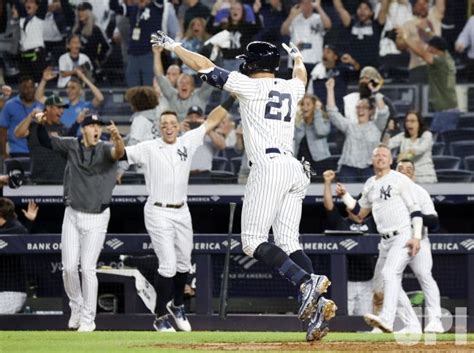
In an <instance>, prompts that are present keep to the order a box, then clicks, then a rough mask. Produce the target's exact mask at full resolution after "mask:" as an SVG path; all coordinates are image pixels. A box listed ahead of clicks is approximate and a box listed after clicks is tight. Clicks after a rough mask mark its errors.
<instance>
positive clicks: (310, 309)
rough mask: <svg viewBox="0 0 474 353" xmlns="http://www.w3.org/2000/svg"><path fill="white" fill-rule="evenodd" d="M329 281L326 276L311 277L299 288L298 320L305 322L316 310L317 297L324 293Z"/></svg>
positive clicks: (313, 275)
mask: <svg viewBox="0 0 474 353" xmlns="http://www.w3.org/2000/svg"><path fill="white" fill-rule="evenodd" d="M330 285H331V281H329V279H328V278H327V277H326V276H318V275H315V274H312V275H311V278H310V279H309V280H307V281H306V282H305V283H303V284H302V285H301V287H300V292H301V305H300V308H299V310H298V319H300V320H306V319H309V318H310V317H311V315H312V314H313V313H314V312H315V310H316V304H317V302H318V299H319V297H320V296H321V295H322V294H324V293H326V292H327V290H328V287H329V286H330Z"/></svg>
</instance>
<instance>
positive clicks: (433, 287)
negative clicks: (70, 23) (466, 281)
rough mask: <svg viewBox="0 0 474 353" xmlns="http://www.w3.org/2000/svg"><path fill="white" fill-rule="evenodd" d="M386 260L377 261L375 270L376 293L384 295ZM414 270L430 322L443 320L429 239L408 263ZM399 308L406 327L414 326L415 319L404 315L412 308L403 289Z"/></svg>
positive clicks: (425, 238)
mask: <svg viewBox="0 0 474 353" xmlns="http://www.w3.org/2000/svg"><path fill="white" fill-rule="evenodd" d="M385 259H386V258H383V259H382V258H380V257H379V260H377V264H376V265H375V270H374V278H373V283H374V288H373V290H374V293H376V294H380V293H383V278H382V274H381V272H382V268H383V266H384V264H385ZM408 265H409V266H410V268H411V269H412V271H413V273H414V275H415V277H416V278H417V279H418V282H419V283H420V287H421V289H422V290H423V293H424V295H425V301H426V310H427V314H428V322H430V321H431V320H438V319H441V299H440V292H439V288H438V285H437V283H436V281H435V280H434V278H433V274H432V273H431V269H432V268H433V256H432V254H431V243H430V240H429V238H428V237H424V238H423V239H422V240H421V242H420V251H419V252H418V254H417V255H416V256H415V257H411V258H410V262H409V263H408ZM398 306H399V308H400V309H402V310H401V312H400V318H401V319H402V321H403V323H404V324H405V325H410V324H413V321H412V320H413V317H409V316H406V315H404V313H407V311H408V307H411V303H410V300H409V299H408V297H407V295H406V293H405V291H404V290H403V288H402V289H401V290H400V293H399V298H398Z"/></svg>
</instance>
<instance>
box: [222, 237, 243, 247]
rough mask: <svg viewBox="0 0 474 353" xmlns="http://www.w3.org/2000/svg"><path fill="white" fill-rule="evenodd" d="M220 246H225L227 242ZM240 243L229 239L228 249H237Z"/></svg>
mask: <svg viewBox="0 0 474 353" xmlns="http://www.w3.org/2000/svg"><path fill="white" fill-rule="evenodd" d="M222 245H224V246H227V240H225V241H223V242H222ZM239 245H240V243H239V242H238V241H237V240H234V239H231V240H230V249H231V250H233V249H235V248H236V247H238V246H239Z"/></svg>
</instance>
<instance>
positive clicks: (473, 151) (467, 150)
mask: <svg viewBox="0 0 474 353" xmlns="http://www.w3.org/2000/svg"><path fill="white" fill-rule="evenodd" d="M449 149H450V151H451V155H452V156H456V157H461V158H464V157H466V156H474V136H473V140H472V141H456V142H452V143H451V145H450V146H449Z"/></svg>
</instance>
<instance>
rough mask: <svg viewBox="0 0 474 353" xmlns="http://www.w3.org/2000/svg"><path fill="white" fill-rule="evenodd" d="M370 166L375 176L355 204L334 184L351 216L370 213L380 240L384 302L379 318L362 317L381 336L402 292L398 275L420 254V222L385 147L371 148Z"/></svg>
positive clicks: (408, 185) (409, 187)
mask: <svg viewBox="0 0 474 353" xmlns="http://www.w3.org/2000/svg"><path fill="white" fill-rule="evenodd" d="M372 164H373V166H374V172H375V176H373V177H371V178H369V179H368V180H367V181H366V183H365V185H364V189H363V192H362V197H361V198H360V200H359V201H356V200H354V199H353V198H352V196H351V195H349V193H348V192H346V190H345V188H344V186H343V185H342V184H337V186H336V192H337V194H338V195H339V196H341V198H342V201H343V202H344V204H345V205H346V207H348V208H349V209H350V210H351V211H352V212H353V213H354V214H356V215H359V216H360V217H362V218H364V217H366V216H367V215H368V214H369V212H370V211H371V210H372V214H373V216H374V220H375V223H376V225H377V230H378V232H379V233H380V234H381V236H382V240H381V243H380V254H379V258H380V261H381V264H382V265H381V266H382V269H381V274H382V278H383V286H384V302H383V306H382V311H381V313H380V315H379V316H377V315H373V314H366V315H364V319H365V321H366V322H367V323H368V324H369V325H371V326H373V327H378V328H379V329H381V330H382V331H383V332H392V331H393V323H394V320H395V314H396V310H397V302H398V299H399V297H400V291H401V290H402V287H401V281H402V274H403V271H404V269H405V267H406V266H407V265H408V263H409V262H410V261H411V259H412V258H413V257H414V256H415V255H416V254H417V253H418V251H419V250H420V240H421V234H422V227H423V219H422V215H421V211H420V207H419V205H418V203H417V200H416V199H414V198H413V195H412V188H413V186H412V185H413V182H412V181H411V180H410V179H409V178H408V177H406V176H405V175H403V174H401V173H398V172H396V171H393V170H391V169H390V166H391V164H392V155H391V152H390V149H389V148H388V147H387V146H386V145H379V146H378V147H377V148H375V150H374V152H373V155H372ZM407 248H408V250H407ZM405 297H406V295H405ZM406 310H408V312H407V313H406V314H405V315H407V316H408V317H409V318H416V314H415V312H414V310H413V308H412V307H411V305H408V307H407V308H406Z"/></svg>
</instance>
